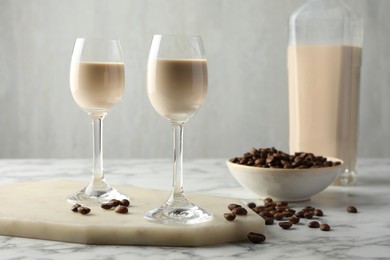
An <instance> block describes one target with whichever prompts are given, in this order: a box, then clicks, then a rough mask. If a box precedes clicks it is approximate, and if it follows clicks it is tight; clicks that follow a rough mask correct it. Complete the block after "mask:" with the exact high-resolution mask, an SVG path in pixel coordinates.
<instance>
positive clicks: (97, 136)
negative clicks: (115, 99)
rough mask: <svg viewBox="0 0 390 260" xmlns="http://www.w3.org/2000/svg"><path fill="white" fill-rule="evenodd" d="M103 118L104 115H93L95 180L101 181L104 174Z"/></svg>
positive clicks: (93, 178)
mask: <svg viewBox="0 0 390 260" xmlns="http://www.w3.org/2000/svg"><path fill="white" fill-rule="evenodd" d="M103 118H104V115H103V116H102V115H99V116H92V130H93V177H92V180H93V182H101V181H102V180H103V178H104V174H103Z"/></svg>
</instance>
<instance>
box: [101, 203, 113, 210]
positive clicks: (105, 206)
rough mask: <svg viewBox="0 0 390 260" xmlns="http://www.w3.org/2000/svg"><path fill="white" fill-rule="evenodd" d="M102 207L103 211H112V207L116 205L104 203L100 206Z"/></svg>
mask: <svg viewBox="0 0 390 260" xmlns="http://www.w3.org/2000/svg"><path fill="white" fill-rule="evenodd" d="M100 207H101V208H102V209H112V207H114V205H112V203H103V204H102V205H100Z"/></svg>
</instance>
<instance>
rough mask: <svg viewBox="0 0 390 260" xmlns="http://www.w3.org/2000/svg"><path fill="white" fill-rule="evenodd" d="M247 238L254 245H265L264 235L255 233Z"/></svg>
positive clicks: (251, 233) (250, 233) (249, 234)
mask: <svg viewBox="0 0 390 260" xmlns="http://www.w3.org/2000/svg"><path fill="white" fill-rule="evenodd" d="M247 238H248V240H249V241H251V242H252V243H254V244H260V243H263V242H264V241H265V239H266V238H265V236H264V235H263V234H259V233H254V232H249V233H248V235H247Z"/></svg>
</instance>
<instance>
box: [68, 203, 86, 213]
mask: <svg viewBox="0 0 390 260" xmlns="http://www.w3.org/2000/svg"><path fill="white" fill-rule="evenodd" d="M71 210H72V211H73V212H78V213H80V214H81V215H87V214H88V213H89V212H91V209H90V208H88V207H85V206H82V205H80V204H74V205H73V206H72V208H71Z"/></svg>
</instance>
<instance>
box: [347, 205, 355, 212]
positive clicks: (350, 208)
mask: <svg viewBox="0 0 390 260" xmlns="http://www.w3.org/2000/svg"><path fill="white" fill-rule="evenodd" d="M347 211H348V212H349V213H357V212H358V210H357V208H356V207H355V206H348V207H347Z"/></svg>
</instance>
